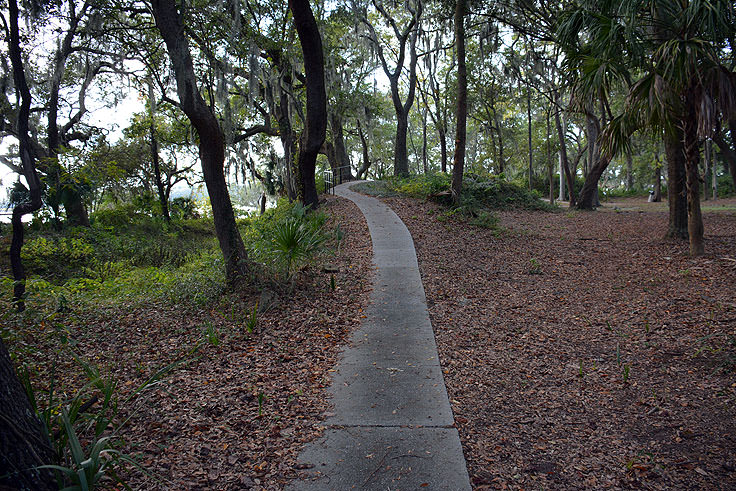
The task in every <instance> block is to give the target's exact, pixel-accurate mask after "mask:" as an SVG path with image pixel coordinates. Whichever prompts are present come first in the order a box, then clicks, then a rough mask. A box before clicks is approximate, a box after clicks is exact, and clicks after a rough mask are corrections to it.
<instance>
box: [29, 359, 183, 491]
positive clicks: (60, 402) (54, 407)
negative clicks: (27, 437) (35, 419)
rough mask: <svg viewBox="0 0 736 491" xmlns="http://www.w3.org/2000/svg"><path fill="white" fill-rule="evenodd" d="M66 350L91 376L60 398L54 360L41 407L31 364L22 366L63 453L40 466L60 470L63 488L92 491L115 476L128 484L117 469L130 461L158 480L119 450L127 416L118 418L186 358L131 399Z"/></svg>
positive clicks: (161, 372) (165, 369)
mask: <svg viewBox="0 0 736 491" xmlns="http://www.w3.org/2000/svg"><path fill="white" fill-rule="evenodd" d="M65 353H68V355H69V356H70V357H71V358H72V359H74V361H75V362H76V363H77V364H78V365H79V366H80V367H81V368H82V371H83V372H84V374H85V375H86V376H87V378H88V382H87V383H86V384H85V385H84V386H83V387H82V388H81V389H79V390H78V391H77V393H76V395H75V396H74V397H72V398H71V399H59V398H58V397H59V394H60V391H57V387H56V384H55V377H54V373H55V365H54V367H52V370H51V380H50V384H49V389H48V390H47V391H46V393H45V394H44V401H43V403H44V406H45V407H43V408H41V407H40V406H39V402H40V401H39V399H38V396H39V395H41V394H42V393H40V392H36V391H34V390H33V388H32V386H31V384H30V377H29V374H28V371H27V369H22V370H20V371H19V375H20V378H21V381H22V383H23V385H24V387H25V388H26V392H27V394H28V398H29V401H30V402H31V406H32V407H33V409H34V411H35V412H36V413H37V414H38V415H39V417H40V419H41V421H42V422H43V423H44V425H45V427H46V429H47V431H48V432H49V435H50V437H51V441H52V443H53V446H54V449H55V452H56V455H58V456H59V461H58V462H54V463H48V464H46V465H43V466H40V468H45V469H52V470H54V471H57V478H58V480H59V488H60V489H61V488H63V489H70V490H71V489H74V490H88V489H89V490H91V489H96V488H100V487H101V486H104V487H110V484H111V481H112V483H115V484H119V485H121V486H122V487H124V488H126V489H129V488H128V486H127V485H126V484H125V482H124V481H123V480H122V479H121V478H120V477H119V474H118V473H119V471H120V470H121V469H122V468H125V467H131V466H132V467H135V468H137V469H138V470H140V471H142V472H144V473H145V474H147V475H148V476H149V477H152V478H154V479H156V480H158V479H157V478H156V476H152V475H151V474H150V473H149V472H148V471H147V470H146V469H145V468H143V467H142V466H141V465H140V464H139V463H138V462H137V461H136V460H135V459H134V458H132V457H131V456H130V455H128V454H125V453H123V452H121V451H120V450H119V448H120V447H121V446H122V445H123V443H124V442H123V440H122V439H121V438H120V436H119V435H120V430H121V429H122V428H123V427H124V426H125V424H126V423H127V421H128V420H127V419H126V420H123V421H119V420H118V414H119V409H120V408H121V407H126V406H130V405H131V404H134V403H135V402H136V399H138V398H139V397H140V396H141V394H142V393H143V392H144V391H146V390H147V389H149V388H151V387H153V386H155V385H156V384H158V383H159V382H160V381H161V379H162V378H164V377H165V376H166V375H168V374H169V373H170V372H171V371H173V370H174V369H175V368H177V367H178V366H181V365H183V364H185V363H187V362H188V360H179V361H176V362H174V363H171V364H169V365H167V366H165V367H163V368H161V369H159V370H158V371H156V372H155V373H154V374H153V375H152V376H151V377H149V378H148V379H147V380H146V381H145V382H143V383H142V384H141V385H140V386H138V387H137V388H136V389H135V390H134V391H132V392H131V393H130V394H129V395H128V397H127V398H125V399H124V400H123V401H119V399H118V390H117V383H116V381H115V380H114V379H112V378H106V377H103V376H102V375H101V373H100V370H99V369H98V368H97V367H96V366H95V365H93V364H91V363H88V362H87V361H85V360H84V359H83V358H82V357H80V356H78V355H77V354H76V353H74V352H72V351H69V352H65ZM129 418H130V417H129ZM82 442H87V445H86V446H83V445H82Z"/></svg>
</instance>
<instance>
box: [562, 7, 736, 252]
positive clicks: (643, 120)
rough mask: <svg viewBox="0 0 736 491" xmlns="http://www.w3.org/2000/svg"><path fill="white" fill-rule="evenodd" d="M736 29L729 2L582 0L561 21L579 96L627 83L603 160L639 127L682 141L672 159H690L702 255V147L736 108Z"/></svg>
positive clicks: (691, 199)
mask: <svg viewBox="0 0 736 491" xmlns="http://www.w3.org/2000/svg"><path fill="white" fill-rule="evenodd" d="M734 27H736V24H735V19H734V6H733V4H732V2H730V1H728V0H711V1H707V0H693V1H689V0H674V1H673V0H630V1H624V2H620V3H619V2H602V3H601V2H593V3H589V2H583V3H582V4H580V5H579V6H578V7H577V8H576V9H575V10H572V11H570V12H569V13H568V14H567V15H566V17H565V19H564V20H563V22H562V23H561V27H560V39H561V40H562V41H563V43H564V45H565V46H567V47H568V52H569V53H570V54H571V56H570V63H569V66H570V67H573V68H575V69H576V72H575V73H576V74H577V75H578V82H577V84H576V89H577V91H578V93H579V94H584V95H586V96H588V97H590V96H597V97H600V98H602V99H603V100H604V102H605V100H606V99H605V98H606V97H607V95H608V91H609V90H610V89H611V87H612V86H613V84H615V83H623V84H624V86H625V87H626V88H627V95H626V104H625V106H624V109H623V111H622V112H621V114H618V115H617V116H615V117H612V118H611V121H610V123H608V125H607V126H606V128H604V129H603V131H602V136H601V138H602V143H603V148H604V150H605V152H604V154H605V156H604V158H609V159H610V157H611V156H612V155H614V154H615V153H617V152H619V151H621V150H624V149H625V148H627V146H628V143H629V137H630V136H631V134H632V133H633V132H634V131H636V130H639V129H646V130H649V131H653V132H660V131H664V132H665V134H666V137H665V142H667V141H668V140H669V141H670V142H673V141H674V143H675V144H676V143H678V142H677V140H680V142H681V146H680V147H679V148H678V149H675V151H674V154H673V155H671V156H670V155H668V157H669V158H670V160H671V159H678V158H682V160H684V164H685V177H686V179H685V180H686V188H687V217H688V220H687V223H688V236H689V239H690V254H691V255H693V256H698V255H702V254H703V253H704V244H703V219H702V215H701V211H700V193H699V186H698V183H699V177H698V163H699V158H700V145H701V144H702V142H703V141H704V140H705V138H706V137H708V136H710V135H711V134H712V133H713V131H714V130H715V128H716V126H717V122H718V121H719V120H720V119H726V120H727V119H728V115H729V114H730V113H731V112H732V111H733V110H734V108H736V75H735V74H734V73H733V72H732V71H730V70H729V69H728V68H727V67H726V66H725V65H724V63H723V62H722V58H723V54H724V53H725V52H726V51H725V48H726V43H727V40H728V38H729V36H731V35H732V33H733V32H734ZM573 33H583V34H582V35H583V36H587V41H586V42H585V43H584V44H583V43H580V42H579V41H577V42H576V40H577V39H579V36H580V35H578V34H575V35H573ZM570 47H573V48H576V49H569V48H570ZM635 75H639V76H638V79H636V80H635V81H632V80H633V79H634V78H635ZM604 105H605V104H604ZM678 154H680V155H678ZM671 177H673V176H671ZM672 198H673V197H672V196H670V200H672ZM670 202H672V201H670Z"/></svg>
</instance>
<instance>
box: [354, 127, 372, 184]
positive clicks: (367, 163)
mask: <svg viewBox="0 0 736 491" xmlns="http://www.w3.org/2000/svg"><path fill="white" fill-rule="evenodd" d="M356 123H357V124H358V136H359V137H360V146H361V148H362V149H363V164H362V165H361V166H360V169H358V173H357V174H356V177H357V178H358V179H365V178H366V177H367V176H368V169H369V168H370V167H371V159H370V158H369V155H368V140H367V139H366V137H365V134H364V133H363V128H362V127H361V125H360V120H356Z"/></svg>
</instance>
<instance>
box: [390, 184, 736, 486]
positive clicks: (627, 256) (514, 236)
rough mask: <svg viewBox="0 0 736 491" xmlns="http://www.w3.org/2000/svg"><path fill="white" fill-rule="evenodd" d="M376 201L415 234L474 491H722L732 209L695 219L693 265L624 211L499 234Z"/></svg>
mask: <svg viewBox="0 0 736 491" xmlns="http://www.w3.org/2000/svg"><path fill="white" fill-rule="evenodd" d="M385 201H386V202H387V203H389V204H390V206H391V207H392V208H393V209H394V210H395V211H396V213H397V214H398V215H399V216H400V217H401V218H402V220H404V222H405V223H406V224H407V226H408V228H409V230H410V231H411V233H412V236H413V238H414V243H415V246H416V249H417V255H418V258H419V264H420V270H421V273H422V279H423V282H424V288H425V290H426V293H427V303H428V306H429V310H430V315H431V319H432V324H433V325H434V330H435V335H436V339H437V343H438V348H439V351H440V358H441V361H442V366H443V370H444V374H445V380H446V383H447V387H448V392H449V395H450V399H451V403H452V407H453V411H454V413H455V417H456V424H457V427H458V430H459V432H460V436H461V440H462V443H463V450H464V454H465V457H466V459H467V462H468V468H469V472H470V475H471V481H472V484H473V487H474V489H507V488H510V489H552V488H554V489H560V488H588V489H593V488H595V489H597V488H627V489H629V488H643V489H673V488H677V489H734V488H736V418H735V416H736V408H735V406H736V372H734V364H736V302H735V301H734V297H733V291H734V287H735V286H736V213H734V212H733V211H730V212H729V211H727V212H723V213H706V214H705V230H706V251H707V255H706V256H705V257H702V258H690V257H688V255H687V244H686V243H685V242H682V241H674V240H665V239H663V237H664V235H665V231H666V225H667V212H666V211H664V212H661V211H647V212H639V211H622V210H627V209H631V210H636V209H637V206H638V202H636V201H635V200H632V201H630V202H626V203H625V205H626V206H624V207H616V208H615V211H617V212H616V213H614V212H611V210H610V207H609V208H608V210H609V211H608V212H606V211H597V212H569V211H568V212H564V211H561V212H556V213H547V212H526V211H505V212H501V213H500V214H499V218H500V231H493V230H487V229H482V228H477V227H474V226H471V225H467V224H464V223H461V222H459V221H457V220H451V219H447V218H446V215H444V214H443V210H442V209H440V208H438V207H437V206H436V205H434V204H432V203H427V202H421V201H417V200H413V199H405V198H388V199H386V200H385ZM732 204H733V203H732ZM731 210H733V207H731Z"/></svg>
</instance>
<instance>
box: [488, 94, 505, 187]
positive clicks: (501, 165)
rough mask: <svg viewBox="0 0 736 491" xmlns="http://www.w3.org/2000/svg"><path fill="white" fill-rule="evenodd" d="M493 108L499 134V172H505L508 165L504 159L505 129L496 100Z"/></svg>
mask: <svg viewBox="0 0 736 491" xmlns="http://www.w3.org/2000/svg"><path fill="white" fill-rule="evenodd" d="M491 110H492V111H493V121H494V123H495V124H496V134H497V135H498V173H499V174H503V172H504V167H506V165H505V162H504V160H503V158H504V157H503V131H502V128H501V119H500V118H499V116H498V111H496V104H495V101H494V104H492V105H491Z"/></svg>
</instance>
